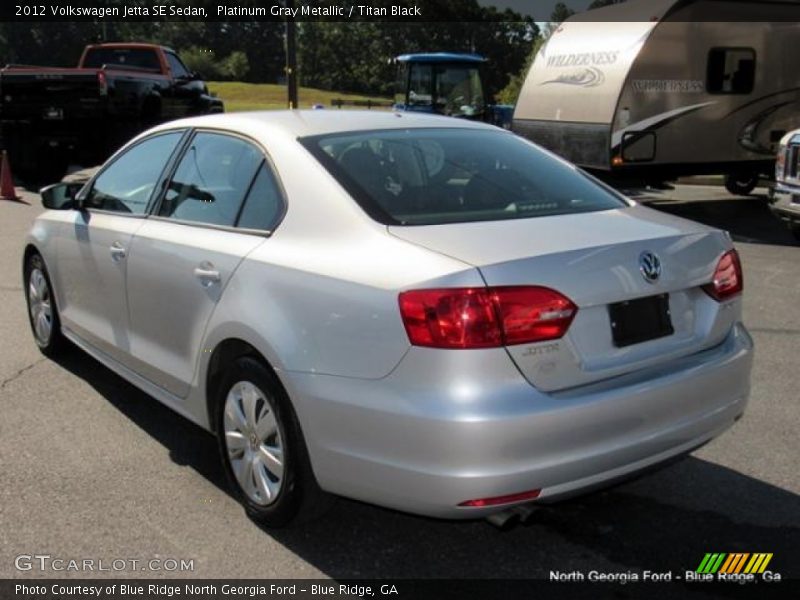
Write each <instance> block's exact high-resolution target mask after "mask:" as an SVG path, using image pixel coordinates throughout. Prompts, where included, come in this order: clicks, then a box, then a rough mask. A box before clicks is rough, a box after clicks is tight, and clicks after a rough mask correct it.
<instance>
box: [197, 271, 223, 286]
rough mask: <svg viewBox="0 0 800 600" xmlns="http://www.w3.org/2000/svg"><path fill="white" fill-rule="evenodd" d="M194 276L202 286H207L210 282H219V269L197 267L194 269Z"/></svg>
mask: <svg viewBox="0 0 800 600" xmlns="http://www.w3.org/2000/svg"><path fill="white" fill-rule="evenodd" d="M194 276H195V277H197V278H198V279H199V280H200V281H201V282H202V283H203V285H204V286H209V285H211V284H212V283H219V280H220V276H219V271H217V270H216V269H213V268H206V267H197V268H196V269H195V270H194Z"/></svg>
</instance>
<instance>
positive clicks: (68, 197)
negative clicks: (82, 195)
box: [39, 183, 83, 210]
mask: <svg viewBox="0 0 800 600" xmlns="http://www.w3.org/2000/svg"><path fill="white" fill-rule="evenodd" d="M82 187H83V184H82V183H54V184H53V185H48V186H47V187H44V188H42V189H41V190H39V195H41V197H42V206H44V207H45V208H49V209H50V210H69V209H71V208H78V203H77V201H76V199H75V197H76V196H77V194H78V192H79V191H80V189H81V188H82Z"/></svg>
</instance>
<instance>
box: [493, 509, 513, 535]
mask: <svg viewBox="0 0 800 600" xmlns="http://www.w3.org/2000/svg"><path fill="white" fill-rule="evenodd" d="M486 520H487V521H488V522H489V523H491V524H492V525H494V526H495V527H496V528H497V529H499V530H500V531H509V530H511V529H513V528H514V527H516V526H517V525H519V523H520V518H519V515H518V514H517V513H515V512H513V511H511V510H504V511H501V512H498V513H494V514H491V515H489V516H488V517H486Z"/></svg>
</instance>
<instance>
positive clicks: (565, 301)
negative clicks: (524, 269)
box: [400, 286, 578, 349]
mask: <svg viewBox="0 0 800 600" xmlns="http://www.w3.org/2000/svg"><path fill="white" fill-rule="evenodd" d="M577 311H578V308H577V307H576V306H575V305H574V304H573V303H572V301H570V300H569V298H567V297H565V296H563V295H562V294H559V293H558V292H556V291H554V290H551V289H549V288H544V287H534V286H524V287H523V286H506V287H493V288H492V287H484V288H451V289H435V290H413V291H410V292H403V293H401V294H400V314H401V316H402V318H403V323H404V324H405V327H406V332H407V333H408V338H409V340H410V341H411V343H412V344H414V345H415V346H428V347H431V348H462V349H465V348H497V347H499V346H503V345H512V344H527V343H532V342H543V341H545V340H554V339H558V338H560V337H562V336H563V335H564V334H565V333H566V332H567V329H568V328H569V326H570V323H572V319H573V318H574V317H575V313H576V312H577Z"/></svg>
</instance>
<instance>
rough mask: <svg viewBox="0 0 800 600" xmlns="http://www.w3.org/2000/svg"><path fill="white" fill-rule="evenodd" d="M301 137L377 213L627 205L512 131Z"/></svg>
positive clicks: (395, 216) (492, 217)
mask: <svg viewBox="0 0 800 600" xmlns="http://www.w3.org/2000/svg"><path fill="white" fill-rule="evenodd" d="M300 142H301V143H302V144H303V145H304V146H305V147H306V148H307V149H308V150H309V151H310V152H311V153H312V154H313V155H314V156H315V157H316V158H317V160H319V161H320V162H321V163H322V164H323V166H325V168H327V169H328V171H329V172H330V173H331V174H332V175H333V176H334V177H335V178H336V179H337V180H338V181H339V182H340V184H341V185H342V186H343V187H344V188H345V189H346V190H347V191H348V192H349V193H350V195H351V196H352V197H353V199H354V200H355V201H356V202H358V203H359V204H360V205H361V207H362V208H363V209H364V210H365V212H367V214H369V215H370V216H371V217H372V218H374V219H375V220H377V221H379V222H381V223H385V224H387V225H434V224H444V223H459V222H461V223H464V222H472V221H499V220H505V219H525V218H530V217H544V216H549V215H561V214H574V213H585V212H592V211H599V210H609V209H615V208H623V207H625V206H626V203H625V202H624V201H623V200H622V199H621V198H620V197H619V196H617V195H615V194H614V193H613V192H611V191H610V190H608V189H606V188H605V187H603V186H601V185H599V184H597V183H595V182H594V181H593V180H592V179H591V178H589V177H588V176H586V175H584V174H583V173H582V172H581V171H578V170H576V169H575V168H574V167H572V166H570V165H569V164H567V163H565V162H563V161H561V160H559V159H557V158H554V157H553V156H551V155H550V154H548V153H546V152H544V151H543V150H542V149H540V148H538V147H537V146H535V145H533V144H531V143H529V142H527V141H525V140H523V139H522V138H519V137H517V136H516V135H513V134H511V133H509V132H505V131H502V130H499V129H498V130H490V129H460V128H459V129H455V128H447V129H434V128H431V129H428V128H411V129H405V130H390V131H360V132H354V133H341V134H335V135H323V136H315V137H308V138H302V139H301V140H300Z"/></svg>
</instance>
